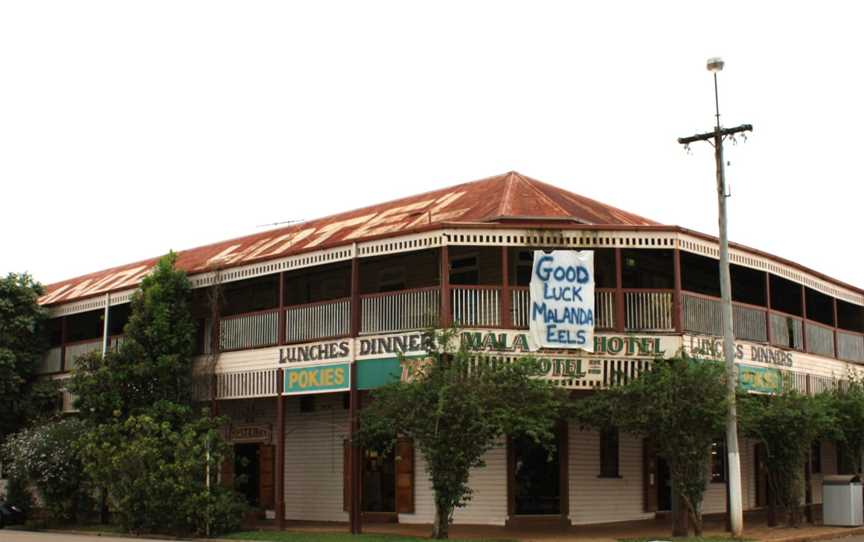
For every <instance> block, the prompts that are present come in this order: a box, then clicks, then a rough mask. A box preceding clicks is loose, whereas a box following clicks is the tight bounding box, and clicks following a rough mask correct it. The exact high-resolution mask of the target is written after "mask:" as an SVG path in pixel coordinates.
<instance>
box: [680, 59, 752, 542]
mask: <svg viewBox="0 0 864 542" xmlns="http://www.w3.org/2000/svg"><path fill="white" fill-rule="evenodd" d="M723 64H724V63H723V61H722V60H721V59H719V58H711V59H709V60H708V66H707V67H708V71H710V72H712V73H713V74H714V107H715V118H716V121H717V122H716V124H715V125H714V131H712V132H706V133H702V134H696V135H692V136H690V137H681V138H678V143H680V144H682V145H685V146H689V145H690V143H693V142H696V141H707V142H709V143H711V142H712V140H713V143H712V144H713V145H714V160H715V161H716V162H717V207H718V211H719V214H720V218H719V226H720V295H721V297H722V304H721V307H722V320H723V354H724V357H725V359H726V396H727V399H728V401H729V413H728V417H727V421H726V452H727V468H728V473H729V476H728V480H727V481H726V489H727V491H728V493H729V495H728V496H729V499H728V502H729V510H728V512H729V527H730V529H731V531H732V536H734V537H735V538H741V534H742V531H743V530H744V513H743V510H742V508H743V503H742V499H741V458H740V454H739V452H738V411H737V409H736V407H735V391H736V388H737V383H738V381H737V378H735V374H736V373H735V338H734V335H733V331H732V285H731V279H730V276H729V239H728V237H727V234H726V198H727V197H729V195H728V194H727V193H726V169H725V167H724V163H723V140H724V139H725V138H726V137H729V136H734V135H735V134H738V133H744V132H749V131H752V130H753V126H751V125H750V124H742V125H740V126H736V127H734V128H721V127H720V100H719V98H718V92H717V72H719V71H721V70H722V69H723Z"/></svg>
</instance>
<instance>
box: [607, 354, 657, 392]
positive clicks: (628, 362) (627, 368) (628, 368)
mask: <svg viewBox="0 0 864 542" xmlns="http://www.w3.org/2000/svg"><path fill="white" fill-rule="evenodd" d="M649 369H651V361H649V360H645V359H604V360H603V387H604V388H611V387H613V386H619V385H621V384H626V383H628V382H630V381H631V380H634V379H636V378H638V377H639V375H640V374H642V373H643V372H645V371H648V370H649Z"/></svg>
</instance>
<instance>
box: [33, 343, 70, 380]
mask: <svg viewBox="0 0 864 542" xmlns="http://www.w3.org/2000/svg"><path fill="white" fill-rule="evenodd" d="M62 356H63V349H62V348H61V347H59V346H56V347H54V348H49V349H48V351H47V352H45V356H44V357H43V358H42V362H41V363H40V364H39V367H37V368H36V374H42V375H44V374H50V373H59V372H60V369H62V368H63V357H62Z"/></svg>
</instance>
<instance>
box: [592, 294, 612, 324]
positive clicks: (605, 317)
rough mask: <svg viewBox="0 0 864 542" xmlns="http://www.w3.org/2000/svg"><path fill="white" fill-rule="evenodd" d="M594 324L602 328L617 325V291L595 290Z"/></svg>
mask: <svg viewBox="0 0 864 542" xmlns="http://www.w3.org/2000/svg"><path fill="white" fill-rule="evenodd" d="M594 325H595V326H596V327H598V328H600V329H612V328H614V327H615V292H613V291H610V290H594Z"/></svg>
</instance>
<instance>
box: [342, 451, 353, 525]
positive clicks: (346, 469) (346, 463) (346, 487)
mask: <svg viewBox="0 0 864 542" xmlns="http://www.w3.org/2000/svg"><path fill="white" fill-rule="evenodd" d="M350 463H351V445H350V444H349V443H348V439H345V440H343V441H342V510H343V511H345V512H348V511H349V505H350V504H351V467H350Z"/></svg>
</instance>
